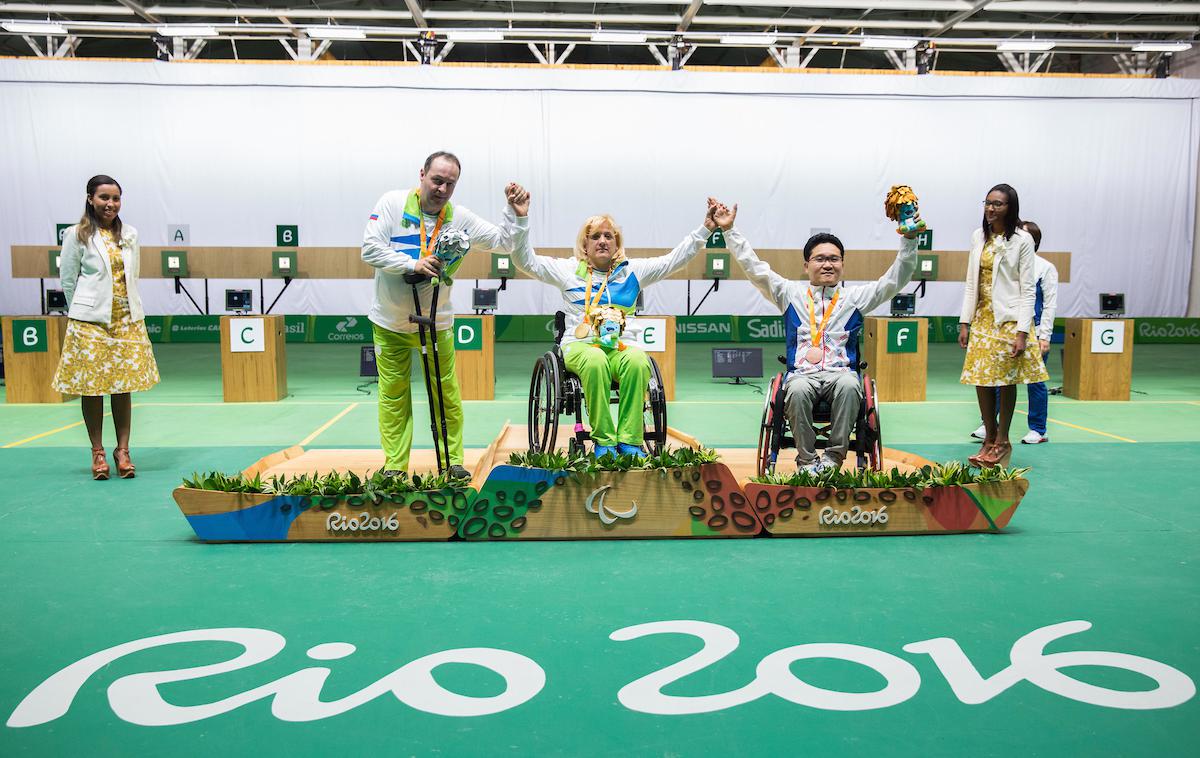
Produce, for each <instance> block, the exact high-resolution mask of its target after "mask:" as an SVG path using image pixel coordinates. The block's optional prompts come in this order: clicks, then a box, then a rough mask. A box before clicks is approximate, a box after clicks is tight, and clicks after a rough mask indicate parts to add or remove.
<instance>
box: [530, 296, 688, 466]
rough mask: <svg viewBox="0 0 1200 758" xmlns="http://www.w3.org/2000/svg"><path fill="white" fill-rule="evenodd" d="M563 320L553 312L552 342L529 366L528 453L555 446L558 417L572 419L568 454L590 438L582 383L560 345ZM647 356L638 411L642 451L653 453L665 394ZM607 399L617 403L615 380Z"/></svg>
mask: <svg viewBox="0 0 1200 758" xmlns="http://www.w3.org/2000/svg"><path fill="white" fill-rule="evenodd" d="M566 323H567V320H566V314H565V313H563V312H562V311H558V312H557V313H555V314H554V345H553V346H552V347H551V348H550V349H549V350H547V351H546V352H545V353H543V354H542V356H541V357H540V358H538V360H537V362H536V363H535V364H534V366H533V377H532V378H531V380H530V382H529V451H530V452H531V453H548V452H551V451H553V450H554V449H555V448H556V446H557V443H558V433H559V417H560V416H567V417H568V418H570V417H571V416H574V418H575V428H574V434H573V435H572V436H571V438H570V439H569V440H568V441H567V451H568V453H570V454H572V455H574V454H577V453H582V452H583V451H584V449H585V447H584V443H585V442H586V441H587V440H589V439H591V433H590V432H589V431H588V429H587V427H586V426H585V425H584V422H583V408H584V403H583V384H582V383H581V382H580V381H579V377H578V376H576V375H575V374H573V373H571V372H570V371H568V370H567V364H566V361H565V360H564V358H563V352H562V348H561V347H560V345H561V344H562V338H563V334H564V333H565V332H566V328H567V326H566ZM647 357H649V358H650V386H649V387H648V389H647V392H646V398H645V403H644V406H643V411H642V418H643V422H642V423H643V429H644V433H643V439H644V444H645V447H646V451H647V452H648V453H649V454H650V455H656V454H657V453H658V452H659V451H661V450H662V449H663V448H664V447H666V444H667V394H666V390H665V385H664V384H663V379H662V372H661V371H660V370H659V368H658V363H657V362H656V361H655V360H654V358H653V357H650V356H647ZM608 402H609V404H610V405H616V404H617V403H618V395H617V383H616V381H615V380H614V381H613V384H612V388H611V391H610V393H609V401H608Z"/></svg>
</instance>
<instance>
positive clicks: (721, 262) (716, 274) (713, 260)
mask: <svg viewBox="0 0 1200 758" xmlns="http://www.w3.org/2000/svg"><path fill="white" fill-rule="evenodd" d="M704 255H705V261H704V278H705V279H728V278H729V253H705V254H704Z"/></svg>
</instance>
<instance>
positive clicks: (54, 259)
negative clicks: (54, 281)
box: [46, 250, 62, 277]
mask: <svg viewBox="0 0 1200 758" xmlns="http://www.w3.org/2000/svg"><path fill="white" fill-rule="evenodd" d="M46 252H47V253H48V256H49V258H50V276H52V277H54V276H59V275H61V274H62V271H61V270H60V269H59V267H58V261H59V259H60V258H61V257H62V250H48V251H46Z"/></svg>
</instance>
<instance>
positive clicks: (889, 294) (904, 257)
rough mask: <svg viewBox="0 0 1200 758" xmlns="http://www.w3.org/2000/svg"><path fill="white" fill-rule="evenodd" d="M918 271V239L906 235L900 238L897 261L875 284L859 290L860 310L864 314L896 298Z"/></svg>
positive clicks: (865, 285)
mask: <svg viewBox="0 0 1200 758" xmlns="http://www.w3.org/2000/svg"><path fill="white" fill-rule="evenodd" d="M916 270H917V238H916V235H915V234H914V235H913V236H912V237H911V238H910V237H908V236H907V235H905V236H904V237H901V238H900V252H898V253H897V254H896V260H894V261H892V265H891V266H889V267H888V270H887V271H885V272H884V274H883V276H881V277H879V279H877V280H876V281H874V282H871V283H869V284H864V285H862V286H861V287H860V288H857V293H856V294H858V296H859V298H861V300H860V303H861V304H860V305H859V310H861V311H862V312H864V313H867V312H869V311H872V310H874V309H875V308H877V307H879V306H880V305H881V304H883V303H886V302H887V301H888V300H891V299H892V298H893V297H895V295H896V293H897V292H899V291H900V290H901V288H902V287H904V285H906V284H908V283H909V282H910V281H912V276H913V272H914V271H916Z"/></svg>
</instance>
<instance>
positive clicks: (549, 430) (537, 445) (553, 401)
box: [529, 353, 562, 453]
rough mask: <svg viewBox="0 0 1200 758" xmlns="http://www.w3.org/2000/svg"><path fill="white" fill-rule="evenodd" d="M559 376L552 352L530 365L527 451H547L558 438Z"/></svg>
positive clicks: (560, 386)
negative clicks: (531, 375) (531, 366)
mask: <svg viewBox="0 0 1200 758" xmlns="http://www.w3.org/2000/svg"><path fill="white" fill-rule="evenodd" d="M561 388H562V376H561V375H560V373H559V370H558V361H556V360H555V359H554V354H553V353H546V354H545V355H543V356H542V357H541V358H539V359H538V361H537V363H535V364H534V366H533V378H532V379H531V380H530V382H529V451H530V452H531V453H548V452H550V451H552V450H554V445H555V442H557V438H558V411H559V406H560V405H561V400H560V397H559V395H560V393H561Z"/></svg>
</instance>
